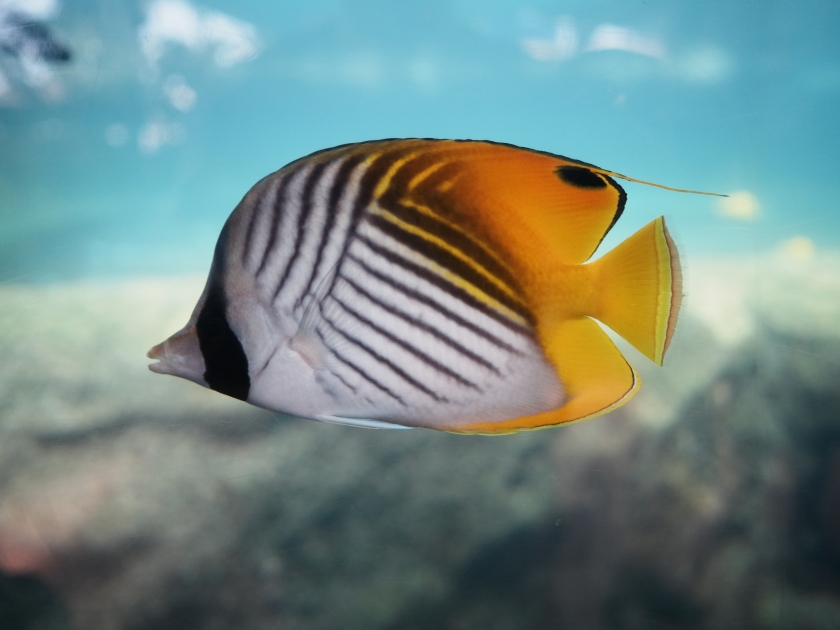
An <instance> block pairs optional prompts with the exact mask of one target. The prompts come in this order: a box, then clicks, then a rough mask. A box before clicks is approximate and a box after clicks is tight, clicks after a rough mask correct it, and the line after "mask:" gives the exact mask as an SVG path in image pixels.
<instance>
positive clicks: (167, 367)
mask: <svg viewBox="0 0 840 630" xmlns="http://www.w3.org/2000/svg"><path fill="white" fill-rule="evenodd" d="M146 356H147V357H149V358H150V359H156V360H157V363H150V364H149V369H150V370H151V371H152V372H155V373H156V374H171V375H172V376H180V377H181V378H185V379H187V380H190V381H193V382H195V383H198V384H199V385H204V386H205V387H207V382H206V381H205V380H204V372H205V370H206V369H207V368H206V367H205V365H204V357H203V356H202V354H201V344H200V343H199V340H198V334H197V333H196V330H195V326H192V325H189V324H188V325H187V326H185V327H184V328H182V329H181V330H179V331H178V332H176V333H175V334H174V335H172V336H171V337H170V338H169V339H167V340H166V341H164V342H163V343H159V344H158V345H156V346H155V347H154V348H152V349H151V350H149V351H148V352H147V353H146Z"/></svg>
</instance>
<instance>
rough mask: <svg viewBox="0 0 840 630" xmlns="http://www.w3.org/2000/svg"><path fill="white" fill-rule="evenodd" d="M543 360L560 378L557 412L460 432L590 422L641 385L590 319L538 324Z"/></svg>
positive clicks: (489, 424) (626, 399)
mask: <svg viewBox="0 0 840 630" xmlns="http://www.w3.org/2000/svg"><path fill="white" fill-rule="evenodd" d="M540 328H541V330H540V338H541V341H542V345H543V348H544V350H545V353H546V356H547V358H548V360H549V361H550V362H551V364H552V365H553V366H554V368H555V369H556V370H557V374H558V375H559V377H560V381H561V382H562V384H563V387H564V389H565V393H566V402H565V403H564V404H563V405H562V406H561V407H558V408H557V409H553V410H551V411H546V412H543V413H539V414H535V415H532V416H523V417H520V418H515V419H513V420H506V421H503V422H494V423H476V424H471V425H469V426H466V427H462V428H459V429H458V432H459V433H485V434H492V433H511V432H514V431H527V430H533V429H543V428H547V427H551V426H556V425H558V424H568V423H572V422H581V421H583V420H589V419H591V418H594V417H596V416H600V415H602V414H605V413H608V412H610V411H612V410H613V409H616V408H617V407H620V406H621V405H623V404H624V403H626V402H627V401H628V400H630V398H632V396H633V395H634V394H635V393H636V392H637V391H638V390H639V388H640V387H641V385H642V382H641V379H640V378H639V376H638V374H637V373H636V371H635V370H634V369H633V367H632V366H631V365H630V364H629V363H628V362H627V360H626V359H625V358H624V356H623V355H622V354H621V352H620V351H619V349H618V348H617V347H616V346H615V344H614V343H613V342H612V340H611V339H610V338H609V337H608V336H607V334H606V333H605V332H604V331H603V330H601V327H600V326H599V325H598V323H597V322H596V321H595V320H593V319H590V318H588V317H584V318H580V319H571V320H565V321H560V322H557V323H555V324H553V325H552V324H548V325H542V322H541V326H540Z"/></svg>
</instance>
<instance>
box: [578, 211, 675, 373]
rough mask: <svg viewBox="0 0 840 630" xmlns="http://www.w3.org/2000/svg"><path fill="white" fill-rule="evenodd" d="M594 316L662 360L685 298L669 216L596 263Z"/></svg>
mask: <svg viewBox="0 0 840 630" xmlns="http://www.w3.org/2000/svg"><path fill="white" fill-rule="evenodd" d="M592 270H593V272H594V279H595V283H596V294H597V296H598V297H597V302H596V304H595V312H594V313H593V316H594V317H595V318H597V319H599V320H600V321H602V322H603V323H604V324H606V325H607V326H609V327H610V328H612V329H613V330H614V331H615V332H617V333H618V334H619V335H621V336H622V337H623V338H624V339H626V340H627V341H628V342H630V343H631V344H632V345H633V347H634V348H636V349H637V350H638V351H639V352H641V353H642V354H644V355H645V356H646V357H648V358H649V359H650V360H651V361H653V362H654V363H656V364H657V365H662V359H663V358H664V356H665V352H666V351H667V350H668V345H669V344H670V343H671V337H672V336H673V334H674V330H675V328H676V326H677V316H678V314H679V310H680V302H681V301H682V296H683V294H682V273H681V271H680V260H679V255H678V254H677V248H676V246H675V245H674V241H673V240H672V239H671V236H670V234H668V229H667V228H666V227H665V219H664V217H659V218H658V219H656V220H655V221H653V222H651V223H649V224H648V225H646V226H645V227H643V228H642V229H641V230H639V231H638V232H636V233H635V234H634V235H633V236H631V237H630V238H628V239H627V240H626V241H624V242H623V243H621V244H620V245H619V246H618V247H616V248H615V249H613V250H612V251H610V252H609V253H607V254H606V255H605V256H603V257H602V258H600V259H599V260H597V261H595V262H594V263H592Z"/></svg>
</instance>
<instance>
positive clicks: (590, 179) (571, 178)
mask: <svg viewBox="0 0 840 630" xmlns="http://www.w3.org/2000/svg"><path fill="white" fill-rule="evenodd" d="M555 172H556V173H557V177H559V178H560V179H561V180H562V181H564V182H566V183H567V184H571V185H572V186H575V187H576V188H606V187H607V182H605V181H604V178H603V177H601V176H600V175H598V174H597V173H593V172H592V171H590V170H589V169H588V168H584V167H582V166H561V167H559V168H558V169H557V170H556V171H555Z"/></svg>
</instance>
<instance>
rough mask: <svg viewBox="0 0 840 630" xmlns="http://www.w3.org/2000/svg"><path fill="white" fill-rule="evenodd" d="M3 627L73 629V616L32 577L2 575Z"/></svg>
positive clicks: (0, 614) (0, 623)
mask: <svg viewBox="0 0 840 630" xmlns="http://www.w3.org/2000/svg"><path fill="white" fill-rule="evenodd" d="M0 628H2V629H3V630H70V629H71V628H72V626H71V625H70V617H69V615H68V613H67V609H66V608H65V607H64V604H62V602H61V600H60V599H59V598H58V596H57V595H56V594H55V593H54V592H53V591H52V589H50V588H49V587H48V586H47V585H46V584H44V583H43V582H42V581H41V580H39V579H38V578H36V577H32V576H26V575H24V576H9V575H6V574H4V573H0Z"/></svg>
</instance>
